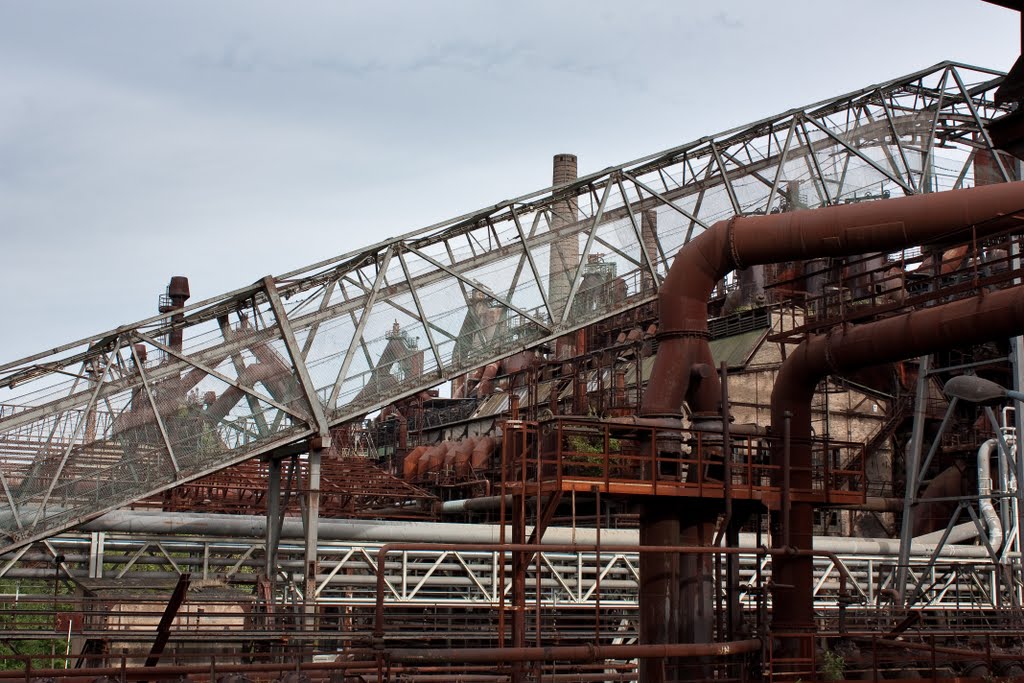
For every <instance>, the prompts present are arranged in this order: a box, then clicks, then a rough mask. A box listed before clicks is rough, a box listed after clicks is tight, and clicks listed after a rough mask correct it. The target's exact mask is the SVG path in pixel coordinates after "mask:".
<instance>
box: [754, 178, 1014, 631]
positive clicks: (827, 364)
mask: <svg viewBox="0 0 1024 683" xmlns="http://www.w3.org/2000/svg"><path fill="white" fill-rule="evenodd" d="M984 189H988V188H984ZM1022 333H1024V287H1014V288H1011V289H1004V290H1001V291H996V292H989V293H983V294H981V295H979V296H976V297H973V298H970V299H963V300H960V301H954V302H952V303H948V304H943V305H940V306H935V307H933V308H926V309H922V310H917V311H912V312H910V313H905V314H903V315H897V316H893V317H891V318H886V319H884V320H880V321H877V322H872V323H866V324H862V325H856V326H846V327H837V328H833V329H832V330H831V331H830V332H829V333H828V334H824V335H815V336H810V337H808V338H807V339H805V340H804V341H803V342H802V343H801V344H800V345H799V346H797V348H796V349H795V350H794V351H793V353H791V354H790V356H789V357H788V358H787V359H786V361H785V362H784V363H783V364H782V367H781V368H780V370H779V373H778V375H777V377H776V380H775V387H774V389H773V391H772V398H771V416H772V431H773V432H774V433H776V434H779V433H781V432H782V425H783V424H785V423H786V422H787V421H789V424H790V434H791V439H790V444H789V448H788V450H789V453H790V455H789V464H790V468H789V473H790V479H791V482H792V483H791V485H792V488H794V489H802V490H810V489H811V488H812V484H813V482H812V478H811V466H812V458H811V399H812V397H813V395H814V391H815V388H816V387H817V385H818V382H819V381H821V380H822V379H824V378H825V377H826V376H828V375H830V374H839V373H843V372H849V371H852V370H857V369H859V368H863V367H867V366H871V365H878V364H879V363H889V362H894V361H897V360H902V359H905V358H911V357H914V356H920V355H923V354H928V353H934V352H937V351H943V350H947V349H951V348H955V347H959V346H969V345H971V344H977V343H981V342H984V341H988V340H992V339H1000V338H1006V337H1012V336H1016V335H1019V334H1022ZM784 450H786V449H785V447H784V445H783V444H779V443H776V444H775V445H774V446H773V449H772V460H773V463H774V464H776V465H778V464H780V463H782V462H783V452H784ZM792 507H793V510H794V511H793V514H792V515H791V528H790V529H789V536H790V539H791V541H790V542H791V544H792V545H794V546H795V547H797V548H804V549H807V548H811V547H812V545H811V543H812V538H813V537H812V525H813V516H812V514H811V510H812V506H811V505H810V504H806V503H805V504H800V505H793V506H792ZM812 576H813V567H812V565H811V563H809V562H807V561H806V560H805V559H804V558H803V557H785V558H781V557H780V558H778V561H777V562H776V564H775V567H774V570H773V577H776V579H777V583H776V587H775V595H774V597H773V604H774V605H775V607H774V614H773V619H774V621H775V627H776V628H777V629H779V630H787V631H795V630H807V629H810V630H813V629H814V615H813V609H812V602H813V601H812V595H811V589H812V585H813V582H812Z"/></svg>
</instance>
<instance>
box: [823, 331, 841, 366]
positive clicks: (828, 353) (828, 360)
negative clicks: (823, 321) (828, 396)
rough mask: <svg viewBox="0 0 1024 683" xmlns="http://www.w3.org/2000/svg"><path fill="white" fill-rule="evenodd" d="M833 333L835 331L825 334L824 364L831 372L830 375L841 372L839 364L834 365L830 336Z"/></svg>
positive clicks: (834, 358) (834, 359)
mask: <svg viewBox="0 0 1024 683" xmlns="http://www.w3.org/2000/svg"><path fill="white" fill-rule="evenodd" d="M834 332H835V330H834V329H832V330H829V331H828V333H827V334H825V364H826V365H827V366H828V369H829V370H831V371H832V374H839V373H840V372H842V371H841V370H840V369H839V364H838V363H836V357H835V356H834V355H833V353H832V335H833V333H834Z"/></svg>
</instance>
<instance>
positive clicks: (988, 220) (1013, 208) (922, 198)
mask: <svg viewBox="0 0 1024 683" xmlns="http://www.w3.org/2000/svg"><path fill="white" fill-rule="evenodd" d="M1021 210H1024V183H1022V182H1015V183H1001V184H998V185H987V186H983V187H976V188H971V189H967V190H951V191H948V192H939V193H936V194H926V195H915V196H911V197H902V198H899V199H889V200H885V201H877V202H866V203H862V204H844V205H839V206H829V207H825V208H821V209H814V210H808V211H796V212H793V213H782V214H772V215H767V216H743V217H740V216H737V217H734V218H732V219H729V220H725V221H719V222H718V223H715V224H714V225H712V226H711V228H709V229H708V230H705V231H704V232H703V233H701V234H700V235H698V236H697V237H696V238H694V239H693V240H691V241H690V242H688V243H687V244H685V245H684V246H683V247H682V249H680V250H679V252H678V254H676V257H675V260H674V261H673V263H672V267H671V268H670V269H669V272H668V275H667V276H666V278H665V281H664V282H663V283H662V286H661V289H660V290H659V293H658V305H659V309H660V310H659V314H660V318H661V322H660V324H659V327H658V340H659V349H658V354H657V357H656V358H655V364H654V369H653V371H652V373H651V380H650V384H649V385H648V389H647V391H646V392H645V393H644V397H643V403H642V405H641V409H640V415H642V416H644V417H679V416H680V406H681V405H682V402H683V400H684V399H686V400H687V401H688V402H689V403H690V408H691V410H692V411H693V412H695V413H709V412H714V411H717V410H718V403H719V402H720V400H721V387H720V386H719V382H718V378H717V377H714V376H711V377H704V378H700V380H699V381H698V382H695V383H694V382H691V378H690V368H691V367H693V365H694V364H697V363H706V364H708V365H709V366H711V367H714V365H715V363H714V359H713V358H712V356H711V349H710V347H709V346H708V326H707V317H708V307H707V302H708V298H709V297H710V296H711V292H712V290H713V289H714V287H715V284H716V283H717V282H718V281H719V280H721V279H722V278H723V277H725V276H726V275H727V274H728V273H729V272H730V271H732V270H734V269H736V268H745V267H748V266H753V265H760V264H765V263H776V262H778V261H787V260H796V259H808V258H824V257H834V256H850V255H854V254H862V253H867V252H875V251H883V252H884V251H895V250H897V249H900V248H903V247H906V246H911V245H915V244H921V243H923V242H928V241H931V240H934V239H937V238H953V237H955V236H956V235H958V234H960V233H963V232H964V231H967V230H970V229H972V228H974V229H975V234H976V235H977V236H979V237H981V236H984V235H988V234H991V233H993V232H997V231H998V230H1000V229H1002V228H1003V227H1005V226H1004V222H1003V221H998V220H993V219H996V218H1000V217H1003V216H1008V215H1010V214H1014V213H1017V212H1020V211H1021Z"/></svg>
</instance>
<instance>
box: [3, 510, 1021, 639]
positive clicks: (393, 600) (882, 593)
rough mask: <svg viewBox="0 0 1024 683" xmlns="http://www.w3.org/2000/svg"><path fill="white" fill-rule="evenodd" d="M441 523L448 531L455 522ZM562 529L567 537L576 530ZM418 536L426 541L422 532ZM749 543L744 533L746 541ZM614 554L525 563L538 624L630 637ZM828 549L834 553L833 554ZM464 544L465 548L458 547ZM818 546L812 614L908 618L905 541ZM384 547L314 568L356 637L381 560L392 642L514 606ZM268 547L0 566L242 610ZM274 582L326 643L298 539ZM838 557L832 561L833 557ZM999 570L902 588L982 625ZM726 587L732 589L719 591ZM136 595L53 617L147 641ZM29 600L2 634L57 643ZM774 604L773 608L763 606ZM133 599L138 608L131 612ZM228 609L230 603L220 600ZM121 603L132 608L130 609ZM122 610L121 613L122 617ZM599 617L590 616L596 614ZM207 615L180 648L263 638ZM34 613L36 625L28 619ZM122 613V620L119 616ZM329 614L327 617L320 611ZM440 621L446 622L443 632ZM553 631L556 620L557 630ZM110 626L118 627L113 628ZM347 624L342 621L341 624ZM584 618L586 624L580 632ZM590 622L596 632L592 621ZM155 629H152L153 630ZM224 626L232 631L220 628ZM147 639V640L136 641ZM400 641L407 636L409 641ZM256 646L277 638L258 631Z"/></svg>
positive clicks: (630, 577) (962, 567) (747, 578)
mask: <svg viewBox="0 0 1024 683" xmlns="http://www.w3.org/2000/svg"><path fill="white" fill-rule="evenodd" d="M329 523H330V524H332V525H334V526H336V527H339V528H341V527H342V526H343V525H344V524H345V522H344V521H341V520H332V521H331V522H329ZM425 526H427V527H434V526H441V527H449V528H448V529H446V531H447V533H448V534H449V535H450V534H451V533H453V531H452V529H453V528H454V527H456V526H457V525H425ZM558 531H562V532H568V531H569V530H568V529H561V530H558ZM423 533H424V534H426V533H427V532H426V531H424V532H423ZM745 536H747V535H745ZM606 538H607V539H608V540H609V545H608V546H607V547H605V548H602V549H601V551H600V552H592V551H586V552H564V551H558V552H555V551H552V552H542V553H540V554H539V555H537V556H535V557H534V558H533V559H532V560H531V562H530V568H529V570H528V575H527V581H526V587H527V596H526V603H525V604H527V605H528V606H531V609H532V610H534V612H535V613H536V614H539V615H541V621H542V622H543V624H544V628H549V627H551V628H553V626H552V625H551V624H553V623H554V622H556V621H560V623H562V624H563V626H566V625H567V624H568V625H571V624H574V623H575V622H574V621H573V618H574V615H576V616H578V617H579V618H580V619H581V620H592V619H593V617H594V615H595V613H597V614H600V615H601V623H602V627H601V633H602V637H603V638H612V637H615V638H621V639H622V642H631V640H632V639H634V638H635V637H636V628H637V626H636V621H637V618H638V610H637V595H638V590H639V558H638V556H637V555H636V554H635V553H633V552H629V551H627V550H623V549H621V548H619V547H617V546H622V545H625V543H624V541H633V542H635V532H628V531H615V530H609V531H606ZM741 540H742V541H743V543H742V545H744V546H750V547H753V546H754V545H755V543H756V540H755V539H754V538H753V535H750V538H746V537H745V538H743V539H741ZM830 544H831V545H830ZM461 545H463V546H464V545H465V544H461ZM815 546H816V547H819V546H825V547H831V546H835V547H834V548H833V549H834V550H835V551H836V553H837V555H836V559H828V558H819V559H817V560H816V562H815V575H814V580H815V584H814V596H815V608H816V611H817V612H818V613H819V614H820V615H823V616H824V617H827V615H830V614H831V615H833V617H834V615H835V614H836V613H837V611H838V610H840V608H841V609H843V610H845V615H846V617H845V618H847V619H848V620H849V621H850V623H858V624H859V625H860V626H861V627H864V628H871V627H873V626H875V625H877V626H878V627H879V628H882V627H885V628H888V627H890V626H891V623H892V617H893V615H894V614H901V615H902V614H909V613H910V612H909V611H903V610H902V607H901V608H900V609H897V608H895V607H894V606H893V604H892V596H893V595H894V594H895V592H896V591H895V588H896V583H895V582H896V580H897V569H898V544H897V543H896V542H895V541H885V540H877V541H876V540H872V539H835V538H827V537H821V538H819V539H817V540H816V543H815ZM384 547H385V545H384V544H383V543H381V542H370V541H350V540H326V541H325V540H321V541H320V544H319V546H318V553H317V560H318V564H319V574H318V575H317V577H316V589H315V601H316V605H317V612H318V614H320V615H332V614H333V615H345V618H346V619H347V620H348V621H346V622H345V623H344V624H343V625H340V626H339V625H335V627H336V628H344V629H347V630H348V631H350V633H349V636H350V637H353V638H368V637H369V636H370V625H371V624H370V616H371V615H372V612H373V608H374V606H375V604H376V602H377V600H378V593H377V585H378V584H377V581H378V578H379V576H378V575H379V573H380V572H381V570H382V568H381V558H382V557H383V560H384V563H383V582H384V586H385V588H386V590H385V591H384V593H383V596H382V600H383V603H384V605H385V606H386V608H387V615H388V617H387V618H388V619H389V620H394V621H397V622H398V624H397V625H395V624H389V630H388V632H389V635H388V637H389V638H392V639H401V638H403V637H404V638H418V637H423V634H424V633H449V634H450V633H451V631H450V624H448V625H445V626H444V628H441V626H442V624H441V621H444V620H446V619H451V618H452V615H453V614H454V615H458V618H459V619H461V620H463V621H465V622H466V623H477V624H479V625H481V628H480V629H479V634H478V636H476V637H478V638H480V639H484V640H486V639H488V638H494V637H496V636H495V635H494V628H493V625H494V622H495V619H496V618H497V616H496V615H497V614H498V613H499V612H500V611H502V610H505V609H508V610H511V609H512V605H511V599H510V592H511V586H512V583H511V582H512V579H511V573H512V570H511V562H512V560H511V553H501V552H485V551H479V550H467V549H464V548H462V547H460V544H450V545H439V546H438V547H436V548H431V549H415V550H409V549H394V550H391V551H388V552H386V553H385V554H383V555H382V554H381V549H382V548H384ZM265 551H266V545H265V542H264V541H262V540H255V539H252V540H250V539H238V538H227V537H225V536H223V535H217V536H202V535H187V534H185V535H172V534H145V533H124V532H117V531H114V532H107V531H92V532H89V533H67V534H61V535H59V536H56V537H55V538H53V539H51V540H49V541H47V542H45V543H40V544H34V545H32V546H26V547H25V548H23V549H22V550H20V551H18V552H17V553H13V554H10V555H8V556H7V557H5V561H4V562H3V564H0V579H3V580H7V581H8V582H9V585H14V584H17V583H19V582H24V581H31V580H33V579H39V578H47V579H49V578H52V577H53V576H54V575H55V569H54V567H55V564H54V563H55V562H57V563H59V570H58V571H57V574H58V575H60V576H62V577H64V578H74V579H75V580H76V581H78V582H79V583H81V584H82V585H84V586H86V587H87V588H88V587H90V586H93V587H95V586H103V585H106V586H110V587H115V586H116V587H118V589H119V590H124V589H125V586H128V587H131V586H140V585H148V586H160V585H164V586H166V587H168V590H169V587H172V586H173V585H174V582H175V581H176V580H177V579H178V578H179V576H180V575H181V574H186V573H187V574H189V575H190V576H191V579H192V581H194V582H199V581H201V582H203V584H204V585H214V586H222V587H237V588H241V589H242V591H241V592H240V593H239V594H238V596H239V597H237V598H236V602H235V603H234V604H235V606H237V605H238V604H249V603H252V601H253V600H255V598H256V591H254V590H253V587H254V585H255V584H257V583H258V581H259V580H260V579H259V574H260V570H261V569H262V567H263V563H264V555H265ZM278 553H279V554H278V557H279V563H278V566H279V576H278V584H277V588H276V590H275V593H276V599H275V600H274V601H273V602H274V604H275V605H276V608H275V610H276V613H277V615H278V617H277V623H276V626H275V629H274V631H273V637H277V636H278V635H280V630H282V629H283V630H293V631H296V633H295V634H293V635H294V636H296V637H302V636H303V631H304V630H308V631H309V632H308V633H305V636H306V637H309V638H323V637H325V636H324V634H323V632H322V631H323V629H325V628H327V627H325V626H324V625H323V624H320V626H319V627H318V628H317V629H311V628H310V627H309V623H308V622H305V621H303V620H302V619H296V620H295V621H294V622H292V623H291V628H290V629H289V628H288V627H287V626H282V624H283V623H285V616H286V615H287V614H288V613H289V609H290V607H289V605H290V604H291V603H295V602H296V601H298V600H300V599H301V598H300V596H301V595H302V587H301V586H300V585H299V583H298V582H297V581H296V580H295V576H297V575H301V573H302V567H303V566H304V564H303V563H304V553H305V547H304V544H303V543H302V542H301V541H299V542H296V541H294V540H285V541H283V542H282V543H281V544H280V547H279V551H278ZM836 560H838V563H837V561H836ZM1001 570H1002V569H1001V568H1000V566H998V565H995V564H993V563H992V562H991V561H990V560H989V558H988V556H987V554H986V551H985V550H984V548H981V547H978V546H959V547H954V546H947V547H946V548H945V549H943V550H942V551H940V552H939V553H938V554H937V556H936V557H933V546H924V545H917V546H916V547H915V549H914V551H913V552H911V554H910V560H909V583H908V586H907V588H908V593H911V592H914V594H915V596H916V599H915V600H914V602H913V604H912V605H911V608H910V609H911V610H913V611H916V612H919V613H921V614H931V615H933V616H934V615H939V614H941V615H942V617H941V618H942V619H943V626H944V627H945V628H955V627H956V626H957V625H958V624H959V625H961V626H964V627H966V626H969V625H971V626H974V625H977V624H978V623H986V620H988V619H990V618H991V617H992V616H993V615H999V614H1003V615H1005V614H1006V612H1005V608H1006V607H1007V605H1006V604H1005V602H1006V601H1007V600H1008V599H1011V598H1008V596H1006V595H1005V594H1003V595H1000V590H999V589H998V586H999V585H1000V581H1001V579H1000V577H998V576H997V572H999V571H1001ZM739 571H740V586H741V593H740V600H741V603H742V604H743V606H744V611H745V613H746V614H747V615H748V618H752V617H751V616H750V615H754V614H755V613H756V612H757V610H758V608H759V606H761V607H768V606H769V605H770V598H769V596H768V591H767V590H759V588H760V587H762V586H764V585H765V584H766V583H767V582H768V581H770V579H771V560H770V559H769V558H767V557H765V558H757V557H755V556H753V555H741V556H740V570H739ZM841 576H843V577H845V591H846V592H845V594H843V593H841V591H840V577H841ZM721 590H722V591H724V587H722V588H721ZM1016 590H1017V595H1016V600H1017V604H1020V602H1019V601H1020V599H1021V596H1020V591H1021V587H1020V586H1017V587H1016ZM129 594H130V595H132V596H133V598H132V599H131V600H130V601H129V600H124V599H121V601H120V602H119V601H118V600H116V599H112V598H109V597H108V598H106V599H105V600H100V601H98V602H97V603H96V604H95V605H93V606H92V607H90V606H89V604H88V602H89V601H88V600H85V601H83V602H85V603H86V604H84V605H76V606H71V605H70V604H64V603H69V601H70V600H71V599H70V598H67V597H62V598H61V602H62V604H61V606H60V608H59V611H64V612H74V611H79V612H83V613H90V612H92V613H99V614H102V615H103V621H102V625H101V626H98V627H96V628H95V629H94V631H95V632H93V631H91V630H90V628H89V624H88V623H86V624H85V626H84V628H83V627H79V629H76V631H75V635H79V636H85V637H94V638H114V639H117V638H124V639H128V640H131V639H132V638H133V637H137V638H139V639H143V640H144V639H146V638H149V637H151V629H148V630H147V629H146V628H144V627H143V626H144V625H143V626H139V625H138V624H136V625H135V626H132V625H131V624H132V622H131V619H130V618H128V617H132V616H133V615H134V616H138V608H139V603H140V602H142V603H144V602H145V599H144V598H139V597H136V596H137V594H135V593H129ZM26 599H27V600H28V601H31V600H32V598H26V597H25V596H22V597H21V598H19V597H18V596H17V595H16V594H10V593H9V594H8V595H6V596H4V597H3V598H0V620H3V615H4V614H7V613H10V614H18V615H19V616H20V619H18V620H14V621H11V623H10V628H9V629H7V630H8V633H7V637H10V638H18V637H22V638H30V637H39V636H40V634H41V633H42V634H43V635H44V636H46V637H52V636H53V624H52V618H53V615H52V614H50V613H49V611H48V608H49V600H50V599H49V598H38V600H37V601H38V602H39V603H40V605H41V606H42V607H43V608H44V609H42V610H39V611H36V612H27V613H26V612H25V611H24V610H25V606H24V605H20V609H21V611H18V608H19V600H20V601H25V600H26ZM165 600H166V595H165V594H154V595H153V597H152V601H153V605H152V606H151V609H152V610H153V611H154V613H155V614H156V615H157V616H159V613H160V612H161V611H162V610H163V605H164V602H165ZM761 601H768V604H763V605H761V604H759V603H761ZM128 602H131V603H132V604H130V605H127V603H128ZM224 604H225V605H230V604H231V603H230V601H225V602H224ZM126 605H127V606H126ZM119 610H125V614H121V613H120V611H119ZM595 611H596V612H595ZM206 612H207V614H208V615H209V616H208V617H204V618H197V617H195V615H192V617H191V618H189V617H188V616H187V615H186V616H183V617H182V618H181V619H179V621H178V622H176V623H177V628H178V629H179V630H180V635H181V636H182V637H183V638H184V639H186V640H187V639H189V638H194V637H196V635H197V633H198V632H200V631H203V630H210V631H218V629H220V630H221V632H219V633H218V637H219V638H222V639H231V638H235V639H237V640H240V641H241V640H247V639H253V638H256V639H258V638H260V637H261V634H260V632H259V624H258V623H256V622H258V620H256V621H254V622H252V623H250V624H249V625H248V627H247V628H243V623H242V622H241V621H240V620H239V617H238V612H237V611H235V610H226V609H222V610H220V611H218V610H216V609H210V608H207V610H206ZM26 614H28V615H30V616H32V615H34V616H35V617H36V619H31V618H26ZM410 615H415V623H416V624H417V626H416V627H415V628H410V627H408V626H404V627H403V623H402V620H407V619H410V618H411V617H410ZM119 617H120V618H124V623H122V622H119V621H118V618H119ZM320 618H321V619H326V618H327V617H324V616H321V617H320ZM432 620H438V623H437V624H436V625H434V624H432ZM549 622H551V623H549ZM112 623H122V625H121V626H120V627H114V628H113V629H112V627H111V624H112ZM339 623H340V622H339ZM583 623H584V622H583V621H581V624H580V625H578V626H579V627H580V628H586V627H585V626H582V624H583ZM586 623H590V622H589V621H587V622H586ZM150 626H151V625H150ZM224 630H226V631H227V632H226V633H225V632H223V631H224ZM135 631H139V633H135ZM403 634H404V635H403ZM262 637H272V636H271V634H263V635H262Z"/></svg>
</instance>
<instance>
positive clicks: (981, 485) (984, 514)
mask: <svg viewBox="0 0 1024 683" xmlns="http://www.w3.org/2000/svg"><path fill="white" fill-rule="evenodd" d="M998 447H999V442H998V441H997V440H996V439H989V440H988V441H986V442H985V443H983V444H981V448H979V449H978V509H979V511H980V512H981V518H982V520H984V522H985V527H986V528H987V529H988V543H989V545H990V546H992V550H993V551H994V552H996V553H998V552H999V549H1000V548H1001V547H1003V527H1002V525H1001V524H1000V523H999V515H998V514H997V513H996V508H995V506H994V505H993V504H992V499H991V498H990V497H989V496H991V495H992V451H993V449H998ZM997 453H998V450H997ZM1000 458H1002V456H1000ZM1000 469H1003V468H1000Z"/></svg>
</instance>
